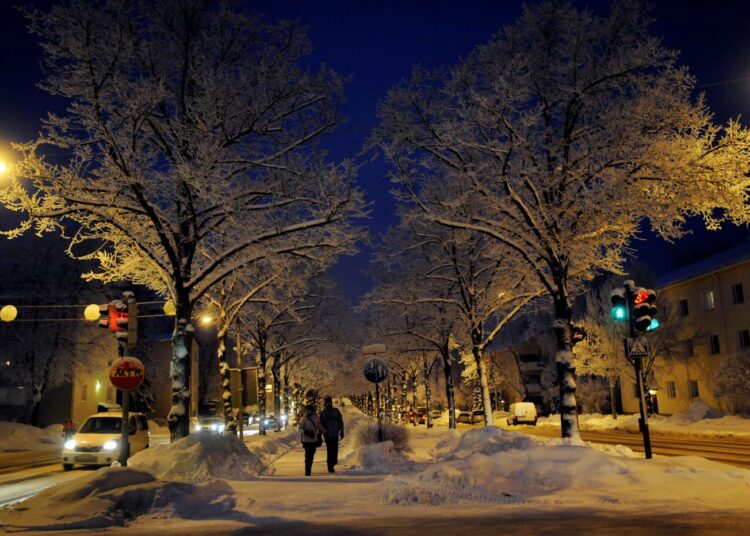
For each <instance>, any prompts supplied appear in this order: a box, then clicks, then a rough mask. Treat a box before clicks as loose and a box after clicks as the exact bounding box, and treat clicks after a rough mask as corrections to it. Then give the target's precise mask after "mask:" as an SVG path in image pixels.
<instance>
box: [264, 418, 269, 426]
mask: <svg viewBox="0 0 750 536" xmlns="http://www.w3.org/2000/svg"><path fill="white" fill-rule="evenodd" d="M270 422H271V421H269V420H268V419H266V420H265V421H263V426H268V423H270Z"/></svg>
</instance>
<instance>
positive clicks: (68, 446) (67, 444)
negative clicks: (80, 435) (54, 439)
mask: <svg viewBox="0 0 750 536" xmlns="http://www.w3.org/2000/svg"><path fill="white" fill-rule="evenodd" d="M63 446H64V447H65V450H73V449H74V448H76V441H75V439H68V440H67V441H66V442H65V445H63Z"/></svg>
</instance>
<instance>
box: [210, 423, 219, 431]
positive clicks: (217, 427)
mask: <svg viewBox="0 0 750 536" xmlns="http://www.w3.org/2000/svg"><path fill="white" fill-rule="evenodd" d="M218 429H219V425H218V424H212V425H211V431H212V432H215V431H216V430H218Z"/></svg>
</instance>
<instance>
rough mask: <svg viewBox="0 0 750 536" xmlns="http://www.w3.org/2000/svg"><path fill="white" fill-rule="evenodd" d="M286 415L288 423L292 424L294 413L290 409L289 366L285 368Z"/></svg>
mask: <svg viewBox="0 0 750 536" xmlns="http://www.w3.org/2000/svg"><path fill="white" fill-rule="evenodd" d="M284 413H286V420H287V422H292V412H291V408H290V407H289V364H288V363H287V365H286V366H284Z"/></svg>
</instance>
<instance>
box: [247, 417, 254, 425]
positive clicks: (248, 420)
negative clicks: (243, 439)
mask: <svg viewBox="0 0 750 536" xmlns="http://www.w3.org/2000/svg"><path fill="white" fill-rule="evenodd" d="M247 424H253V418H252V416H250V417H248V418H247Z"/></svg>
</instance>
